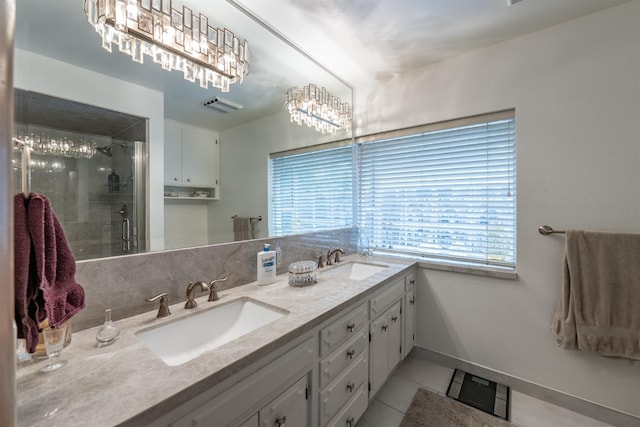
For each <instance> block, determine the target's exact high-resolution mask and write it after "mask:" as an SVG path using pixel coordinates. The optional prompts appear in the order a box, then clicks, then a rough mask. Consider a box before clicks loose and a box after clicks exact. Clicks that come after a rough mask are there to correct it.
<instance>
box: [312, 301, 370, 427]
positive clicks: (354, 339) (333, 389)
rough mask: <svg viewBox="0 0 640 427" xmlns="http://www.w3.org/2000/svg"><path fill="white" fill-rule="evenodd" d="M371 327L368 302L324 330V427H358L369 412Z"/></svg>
mask: <svg viewBox="0 0 640 427" xmlns="http://www.w3.org/2000/svg"><path fill="white" fill-rule="evenodd" d="M368 325H369V312H368V304H367V301H364V302H362V303H360V304H359V305H357V306H356V307H354V308H353V309H351V310H349V311H348V312H347V313H346V314H344V315H342V316H339V317H338V318H337V319H335V320H333V321H331V322H330V324H329V325H327V326H325V327H323V328H322V329H321V330H320V356H321V359H320V364H319V366H320V369H319V376H320V378H319V386H320V390H319V409H318V412H319V426H320V427H324V426H326V425H348V424H345V423H346V422H347V420H349V419H351V420H352V423H353V425H355V422H356V421H357V420H358V419H359V418H360V416H361V415H362V413H364V409H366V390H367V384H368V377H369V375H368V371H369V348H368V339H367V338H368ZM363 395H364V396H365V405H364V406H363V405H362V402H361V400H362V396H363ZM343 418H344V420H343ZM341 420H342V421H344V423H342V422H340V421H341Z"/></svg>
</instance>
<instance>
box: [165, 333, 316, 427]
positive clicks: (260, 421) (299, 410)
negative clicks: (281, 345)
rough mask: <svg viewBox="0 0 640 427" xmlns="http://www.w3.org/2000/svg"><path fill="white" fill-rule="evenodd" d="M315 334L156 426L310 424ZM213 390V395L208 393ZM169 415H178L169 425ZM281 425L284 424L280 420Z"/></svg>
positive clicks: (222, 426) (177, 411)
mask: <svg viewBox="0 0 640 427" xmlns="http://www.w3.org/2000/svg"><path fill="white" fill-rule="evenodd" d="M314 341H315V339H314V338H311V337H310V338H308V339H306V340H305V341H304V342H303V343H302V344H299V345H297V346H295V347H294V348H292V349H288V350H287V351H286V352H285V353H284V354H282V355H281V356H280V357H278V358H276V359H275V360H274V361H273V362H271V363H269V364H267V365H265V366H263V367H261V368H260V369H258V370H257V371H256V372H255V373H254V374H253V375H250V376H249V377H247V378H244V379H242V380H238V381H233V382H232V383H233V385H232V386H230V387H227V388H224V389H222V390H220V389H215V390H210V391H209V392H207V393H205V395H201V396H199V399H198V400H197V401H196V402H192V403H189V404H185V405H183V406H182V407H180V408H178V409H176V410H174V411H173V413H171V414H169V415H168V416H165V417H163V418H162V419H161V420H160V422H158V423H156V424H154V425H163V426H166V425H167V424H168V425H169V426H171V427H229V426H242V427H258V426H270V427H278V425H280V426H282V427H284V426H285V425H286V426H307V425H309V419H310V415H309V414H310V404H311V403H310V400H309V395H310V390H309V378H310V375H311V372H312V369H313V360H314V356H315V354H316V353H317V346H316V345H315V344H314ZM206 394H211V397H209V396H206ZM166 419H169V420H171V419H173V420H174V421H170V422H169V423H167V422H165V420H166ZM278 423H280V424H278Z"/></svg>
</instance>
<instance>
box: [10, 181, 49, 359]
mask: <svg viewBox="0 0 640 427" xmlns="http://www.w3.org/2000/svg"><path fill="white" fill-rule="evenodd" d="M26 203H28V200H25V198H24V195H23V194H22V193H20V194H16V195H15V196H14V232H13V239H14V268H13V270H14V288H15V319H16V326H17V327H18V338H24V339H25V340H26V342H27V351H28V352H29V353H33V352H34V351H36V346H37V345H38V324H39V323H40V322H41V321H43V320H44V318H45V317H46V314H45V312H44V310H41V309H39V306H38V301H42V298H43V297H42V291H41V290H40V287H39V286H38V280H37V278H38V275H37V273H36V270H35V253H34V252H33V248H32V245H31V238H30V237H29V231H28V229H27V209H26V206H25V204H26Z"/></svg>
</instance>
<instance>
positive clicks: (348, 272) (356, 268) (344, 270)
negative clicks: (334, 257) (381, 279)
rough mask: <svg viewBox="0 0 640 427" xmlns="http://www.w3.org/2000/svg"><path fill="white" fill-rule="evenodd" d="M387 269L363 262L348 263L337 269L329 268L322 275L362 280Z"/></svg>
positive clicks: (383, 266)
mask: <svg viewBox="0 0 640 427" xmlns="http://www.w3.org/2000/svg"><path fill="white" fill-rule="evenodd" d="M387 267H388V266H387V265H382V264H368V263H364V262H357V261H350V262H346V263H344V264H342V265H339V266H337V267H332V268H329V269H327V270H325V271H323V272H322V275H323V276H325V277H327V276H329V277H337V278H341V279H350V280H364V279H366V278H367V277H370V276H373V275H374V274H376V273H378V272H380V271H382V270H384V269H385V268H387Z"/></svg>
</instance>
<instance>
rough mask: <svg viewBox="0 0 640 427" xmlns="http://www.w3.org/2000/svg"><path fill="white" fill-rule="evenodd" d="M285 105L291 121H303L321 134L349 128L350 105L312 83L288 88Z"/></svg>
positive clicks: (300, 123)
mask: <svg viewBox="0 0 640 427" xmlns="http://www.w3.org/2000/svg"><path fill="white" fill-rule="evenodd" d="M286 107H287V109H288V110H289V114H290V116H291V121H292V122H296V123H298V124H299V125H302V124H303V123H304V124H306V125H307V126H309V127H312V128H315V130H317V131H319V132H322V133H323V134H324V133H331V134H335V133H336V132H337V131H338V130H340V129H344V130H347V131H348V130H349V129H351V119H352V112H351V105H349V103H347V102H342V101H341V100H340V98H338V97H335V96H333V95H331V94H330V93H329V92H327V90H326V89H325V88H321V87H318V86H316V85H314V84H309V85H306V86H304V87H300V86H294V87H291V88H289V90H287V102H286Z"/></svg>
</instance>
